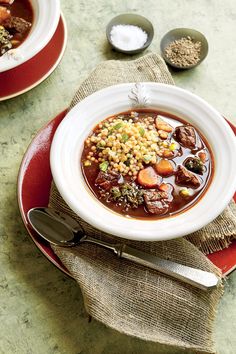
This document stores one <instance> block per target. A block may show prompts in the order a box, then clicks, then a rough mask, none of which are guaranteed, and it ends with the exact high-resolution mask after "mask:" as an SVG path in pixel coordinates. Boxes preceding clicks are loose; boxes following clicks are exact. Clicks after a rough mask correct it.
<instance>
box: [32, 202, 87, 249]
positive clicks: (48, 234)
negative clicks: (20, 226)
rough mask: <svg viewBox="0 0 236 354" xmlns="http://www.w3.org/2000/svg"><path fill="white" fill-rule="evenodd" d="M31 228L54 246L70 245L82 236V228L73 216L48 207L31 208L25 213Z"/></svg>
mask: <svg viewBox="0 0 236 354" xmlns="http://www.w3.org/2000/svg"><path fill="white" fill-rule="evenodd" d="M27 216H28V220H29V222H30V225H31V226H32V228H33V229H34V230H35V231H36V232H37V233H38V234H39V235H40V236H41V237H42V238H43V239H44V240H46V241H48V242H50V243H51V244H53V245H56V246H63V247H72V246H75V245H76V244H78V243H79V242H80V241H81V239H82V238H83V237H84V230H83V229H82V227H81V226H80V225H79V223H77V222H76V221H75V220H74V219H73V218H71V217H70V216H69V215H66V214H64V213H60V212H59V211H55V210H53V209H50V208H33V209H30V210H29V211H28V213H27Z"/></svg>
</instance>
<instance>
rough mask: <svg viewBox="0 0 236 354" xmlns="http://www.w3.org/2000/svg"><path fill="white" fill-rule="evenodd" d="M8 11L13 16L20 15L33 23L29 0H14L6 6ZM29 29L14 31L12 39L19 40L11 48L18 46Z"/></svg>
mask: <svg viewBox="0 0 236 354" xmlns="http://www.w3.org/2000/svg"><path fill="white" fill-rule="evenodd" d="M6 7H7V8H8V9H9V10H10V11H11V15H12V16H14V17H21V18H23V19H24V20H26V21H28V22H30V23H31V24H32V23H33V20H34V13H33V8H32V5H31V3H30V1H29V0H15V1H14V2H13V4H12V5H8V6H6ZM29 32H30V29H29V31H27V32H25V33H23V34H20V33H15V34H14V35H13V37H12V40H17V41H20V43H19V44H14V45H13V48H17V47H19V45H21V44H22V43H23V42H24V40H25V39H26V38H27V36H28V34H29Z"/></svg>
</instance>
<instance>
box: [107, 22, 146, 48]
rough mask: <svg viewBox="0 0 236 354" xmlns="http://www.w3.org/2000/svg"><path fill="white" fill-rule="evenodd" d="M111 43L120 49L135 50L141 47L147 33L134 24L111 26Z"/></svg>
mask: <svg viewBox="0 0 236 354" xmlns="http://www.w3.org/2000/svg"><path fill="white" fill-rule="evenodd" d="M110 38H111V42H112V44H113V45H114V46H115V47H117V48H119V49H122V50H135V49H139V48H141V47H142V46H143V45H144V44H145V43H146V42H147V38H148V35H147V33H146V32H145V31H144V30H143V29H142V28H140V27H138V26H134V25H116V26H113V27H112V29H111V33H110Z"/></svg>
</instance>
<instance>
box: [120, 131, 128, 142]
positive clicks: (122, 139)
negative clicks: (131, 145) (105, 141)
mask: <svg viewBox="0 0 236 354" xmlns="http://www.w3.org/2000/svg"><path fill="white" fill-rule="evenodd" d="M128 140H129V135H128V134H126V133H124V134H122V136H121V142H122V143H126V141H128Z"/></svg>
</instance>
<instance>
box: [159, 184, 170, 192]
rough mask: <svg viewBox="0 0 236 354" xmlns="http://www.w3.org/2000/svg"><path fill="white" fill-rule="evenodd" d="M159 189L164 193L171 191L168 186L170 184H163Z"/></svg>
mask: <svg viewBox="0 0 236 354" xmlns="http://www.w3.org/2000/svg"><path fill="white" fill-rule="evenodd" d="M158 188H159V189H160V191H162V192H168V190H169V186H168V184H166V183H162V184H161V185H160V186H159V187H158Z"/></svg>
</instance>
